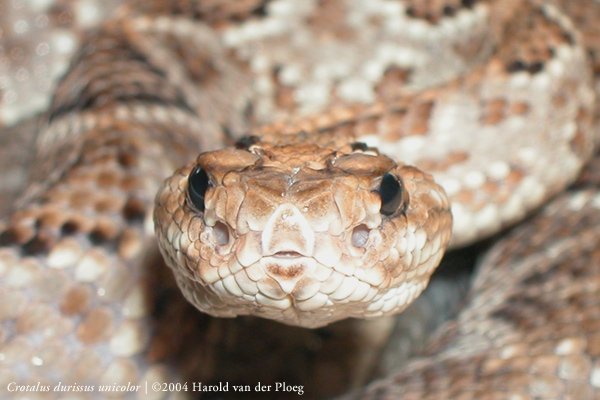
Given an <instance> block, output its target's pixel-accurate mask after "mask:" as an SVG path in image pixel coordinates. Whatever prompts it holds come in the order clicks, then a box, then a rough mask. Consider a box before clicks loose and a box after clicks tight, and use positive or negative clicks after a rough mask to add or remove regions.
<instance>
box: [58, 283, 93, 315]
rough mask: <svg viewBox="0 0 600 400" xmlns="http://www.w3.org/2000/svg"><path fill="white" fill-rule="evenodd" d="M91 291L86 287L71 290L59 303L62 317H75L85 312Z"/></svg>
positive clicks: (88, 304)
mask: <svg viewBox="0 0 600 400" xmlns="http://www.w3.org/2000/svg"><path fill="white" fill-rule="evenodd" d="M91 295H92V291H91V289H90V288H89V287H88V286H83V285H82V286H77V287H74V288H71V289H70V290H69V291H68V292H67V293H66V294H65V296H64V297H63V299H62V301H61V302H60V310H61V312H62V313H63V314H64V315H75V314H81V313H83V312H85V311H86V310H87V309H88V308H89V307H90V298H91Z"/></svg>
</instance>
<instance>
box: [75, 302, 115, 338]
mask: <svg viewBox="0 0 600 400" xmlns="http://www.w3.org/2000/svg"><path fill="white" fill-rule="evenodd" d="M113 330H114V321H113V315H112V312H111V311H110V310H109V309H108V308H104V307H102V308H95V309H93V310H91V311H90V312H89V313H88V314H87V315H86V317H85V319H84V320H83V321H82V322H81V323H80V324H79V326H78V327H77V338H78V339H79V340H80V341H81V342H82V343H83V344H94V343H98V342H102V341H105V340H107V339H109V338H110V336H111V335H112V332H113Z"/></svg>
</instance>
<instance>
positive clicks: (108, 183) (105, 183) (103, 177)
mask: <svg viewBox="0 0 600 400" xmlns="http://www.w3.org/2000/svg"><path fill="white" fill-rule="evenodd" d="M117 181H118V180H117V175H116V173H115V172H114V171H102V172H101V173H99V174H98V177H97V178H96V183H97V185H98V186H99V187H101V188H110V187H112V186H115V185H116V184H117Z"/></svg>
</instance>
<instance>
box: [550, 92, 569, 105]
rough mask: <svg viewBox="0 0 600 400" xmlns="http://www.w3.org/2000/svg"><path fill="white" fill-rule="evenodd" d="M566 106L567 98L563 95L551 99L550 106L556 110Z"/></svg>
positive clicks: (559, 94)
mask: <svg viewBox="0 0 600 400" xmlns="http://www.w3.org/2000/svg"><path fill="white" fill-rule="evenodd" d="M565 104H567V97H566V96H565V95H564V94H563V93H558V94H557V95H556V96H554V97H553V98H552V105H553V106H554V107H556V108H562V107H564V105H565Z"/></svg>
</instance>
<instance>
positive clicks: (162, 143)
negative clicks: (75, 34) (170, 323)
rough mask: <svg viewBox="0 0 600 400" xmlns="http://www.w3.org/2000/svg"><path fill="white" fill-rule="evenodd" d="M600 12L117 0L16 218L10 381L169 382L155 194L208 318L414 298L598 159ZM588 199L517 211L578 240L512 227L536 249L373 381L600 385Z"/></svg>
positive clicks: (11, 221) (3, 255)
mask: <svg viewBox="0 0 600 400" xmlns="http://www.w3.org/2000/svg"><path fill="white" fill-rule="evenodd" d="M598 16H600V10H599V6H598V5H597V4H596V3H595V2H593V1H583V2H577V4H572V3H570V2H552V1H540V2H537V1H522V2H520V1H496V2H493V1H489V2H488V1H478V2H476V1H462V2H456V3H452V2H449V3H448V4H441V3H440V4H438V3H431V4H430V3H420V2H414V4H413V3H412V2H405V3H402V2H393V1H356V2H343V1H335V0H331V1H322V2H317V1H306V2H294V1H288V0H280V1H271V2H263V1H243V2H230V1H222V2H221V1H215V2H202V1H191V0H182V1H178V2H166V1H130V2H127V3H126V4H124V5H123V6H121V7H120V8H118V9H117V10H116V12H115V14H114V16H113V17H112V18H109V19H108V20H107V21H106V22H104V23H102V24H101V25H100V27H99V28H97V29H96V30H93V31H91V32H88V33H85V34H82V35H83V36H82V38H81V42H82V47H81V49H80V50H79V51H78V53H77V55H76V56H75V57H74V59H73V61H72V63H71V66H70V67H69V68H68V70H67V72H66V74H65V75H64V76H63V77H62V78H61V80H60V82H59V83H58V86H57V87H56V89H55V90H54V92H53V96H52V101H51V103H50V106H49V109H48V111H47V112H46V114H45V116H44V121H45V122H44V124H43V125H42V128H41V129H40V132H39V135H38V139H37V155H36V160H35V164H34V166H33V168H32V170H31V171H32V172H31V175H32V178H31V184H30V185H29V186H28V188H27V190H26V192H25V193H24V194H23V196H22V197H21V200H20V203H19V204H20V207H19V209H18V210H16V211H15V212H14V213H12V214H11V215H10V217H8V218H6V220H4V221H3V222H2V225H1V226H0V245H1V246H2V248H1V249H0V272H1V275H0V285H2V288H3V290H2V292H1V293H0V297H1V300H0V305H1V308H2V309H1V310H0V317H1V323H2V325H1V329H2V331H1V336H0V339H1V340H2V346H1V347H0V355H1V361H2V364H1V365H0V368H1V369H0V382H1V383H2V384H3V386H4V388H6V387H7V385H8V383H10V382H18V383H19V384H33V385H35V383H36V382H43V383H48V384H53V383H55V382H58V381H68V382H77V383H80V384H98V383H106V384H112V383H114V382H117V383H120V384H123V383H125V384H126V383H128V382H146V381H164V382H166V381H170V380H175V379H178V378H177V373H178V371H179V370H178V369H173V368H167V367H166V364H165V359H167V358H168V356H165V354H166V349H167V348H168V347H169V346H168V345H165V338H164V337H161V334H160V332H161V328H157V327H156V325H153V323H152V321H153V318H154V316H155V314H156V312H157V311H156V310H155V309H153V308H152V306H151V304H152V298H153V297H152V293H151V292H150V291H149V287H150V286H151V285H150V284H149V281H152V279H156V278H151V277H148V271H150V270H151V269H150V267H149V265H151V263H150V262H149V258H150V256H149V254H150V252H149V251H148V250H147V249H148V248H149V247H151V246H150V243H151V242H152V240H153V239H154V237H153V236H154V235H153V229H152V227H151V225H152V212H151V211H152V210H153V209H154V219H155V224H156V231H157V237H158V239H159V241H160V242H161V245H162V250H161V251H162V253H163V255H164V256H165V258H166V261H167V263H168V264H169V266H170V267H171V269H172V270H173V271H174V272H175V276H176V279H177V283H178V285H179V287H180V288H181V289H182V291H183V292H184V295H185V296H186V298H188V300H190V301H191V302H192V303H193V304H194V305H196V306H197V307H198V308H200V309H202V310H204V311H206V312H209V313H212V314H214V315H219V316H234V315H239V314H241V315H244V314H252V315H258V316H263V317H268V318H272V319H276V320H280V321H282V322H285V323H287V324H294V325H300V326H307V327H317V326H322V325H324V324H327V323H329V322H332V321H335V320H339V319H342V318H345V317H348V316H353V317H357V316H360V317H375V316H381V315H384V314H388V313H394V312H398V311H400V310H401V309H403V308H405V307H406V306H407V305H408V304H409V303H410V302H411V301H412V300H414V298H415V297H416V296H417V295H418V294H419V293H420V291H421V290H423V288H424V287H425V285H426V283H427V281H428V280H429V276H430V275H431V273H432V272H433V270H434V269H435V266H436V265H437V263H438V262H439V259H440V258H441V256H442V253H443V251H444V249H445V247H446V246H447V245H448V242H449V241H450V240H451V242H450V245H451V246H460V245H465V244H467V243H470V242H472V241H473V240H475V239H476V238H481V237H486V236H489V235H491V234H492V233H495V232H497V231H498V230H499V229H500V228H502V227H505V226H507V225H510V224H513V223H514V222H516V221H517V220H519V219H521V218H523V217H524V216H525V215H527V214H528V213H529V212H531V210H532V209H534V208H537V207H540V205H541V204H542V203H543V202H544V201H546V200H547V199H548V198H550V197H552V196H554V195H556V194H557V193H559V192H560V191H563V190H564V189H565V187H566V186H567V185H569V184H570V183H571V182H572V181H573V180H574V179H575V178H576V177H577V175H578V174H579V172H580V170H581V168H582V167H583V165H584V164H585V163H586V162H587V161H588V160H589V158H590V157H591V155H592V153H593V150H594V146H595V142H596V137H597V133H596V130H595V129H594V128H595V114H596V109H595V107H596V105H595V91H594V89H595V88H594V85H595V80H594V75H593V74H594V72H597V70H598V69H597V66H596V64H595V62H596V58H595V57H596V55H597V51H596V47H595V46H599V45H600V44H599V43H598V42H597V41H595V40H594V39H595V38H596V32H595V31H594V29H595V28H593V21H597V20H595V19H594V18H596V17H598ZM590 21H592V22H590ZM244 135H248V136H247V138H246V139H242V140H241V141H238V142H237V144H236V145H234V146H233V147H228V148H226V149H222V150H216V149H218V148H220V147H221V146H222V145H223V144H224V143H233V142H235V141H237V140H239V139H240V138H242V137H243V136H244ZM377 148H378V149H379V150H377ZM198 150H203V151H208V150H214V151H210V152H205V153H202V154H201V155H200V156H198V158H197V159H196V160H195V161H194V158H195V157H196V156H197V154H195V153H196V152H197V151H198ZM182 160H183V161H186V162H189V163H188V164H186V166H184V167H182V168H180V169H178V170H177V171H176V172H175V174H174V175H173V176H172V177H170V178H168V179H167V180H166V181H165V182H166V183H164V184H163V180H164V179H165V178H167V176H168V175H169V174H170V173H171V172H170V171H173V170H174V169H176V168H178V167H179V165H180V164H181V163H182ZM394 160H397V161H394ZM411 165H416V167H418V168H422V169H424V170H426V171H428V172H429V173H427V172H421V171H420V170H419V169H417V168H416V167H413V166H411ZM432 175H433V178H432ZM434 178H435V180H436V181H437V182H438V183H435V182H434ZM192 182H199V183H198V185H197V186H194V185H193V184H192ZM161 185H162V186H161ZM190 188H191V189H190ZM198 188H199V189H198ZM157 192H158V193H159V194H158V195H157V196H156V206H154V196H155V193H157ZM597 198H598V197H597V194H595V192H593V191H591V190H589V191H587V192H579V193H577V194H575V195H573V197H571V198H570V200H560V199H559V200H558V201H557V202H556V203H554V204H552V205H551V206H549V208H548V209H547V211H545V212H544V213H543V214H542V216H540V217H539V220H540V221H541V222H535V223H532V224H531V226H532V227H527V228H524V229H530V230H533V231H534V232H536V231H535V229H536V227H537V229H538V230H539V229H541V230H542V231H543V230H544V227H545V226H547V225H544V223H545V222H544V221H548V220H550V221H556V222H552V223H556V224H557V225H556V226H562V225H560V224H561V223H563V222H564V221H565V220H568V217H561V215H563V214H561V212H563V211H561V210H565V209H569V208H570V209H571V211H573V215H575V216H572V217H571V218H572V219H573V220H574V221H578V222H580V225H581V226H580V227H579V228H577V229H575V228H573V229H572V230H570V231H568V233H563V231H561V230H559V229H558V228H556V229H547V230H549V232H542V233H540V236H539V237H538V236H536V237H534V238H530V236H529V235H530V234H528V233H520V232H519V231H516V232H514V233H513V236H514V238H513V239H508V240H509V242H508V243H515V242H516V243H518V242H526V241H531V242H533V243H532V244H531V246H530V248H531V249H535V248H541V250H540V253H539V254H537V253H536V254H534V255H531V256H529V254H527V253H526V251H523V250H519V248H517V250H516V251H515V250H513V251H514V254H515V255H514V256H513V258H515V259H517V261H513V260H497V259H498V258H502V257H501V256H499V255H498V254H502V252H503V251H504V249H506V248H507V247H508V248H510V246H511V245H510V244H508V245H504V246H505V247H504V248H503V247H499V249H500V250H495V252H496V253H495V254H496V255H494V254H492V255H491V256H489V259H488V261H486V262H488V263H489V264H488V265H494V267H493V268H492V267H487V268H486V267H483V268H482V272H481V274H480V275H479V277H478V280H476V282H475V284H474V292H473V294H472V300H471V302H470V303H469V305H468V306H467V307H466V309H465V310H464V311H463V313H462V314H461V315H460V317H459V319H458V322H457V323H456V325H453V326H451V328H450V329H449V330H448V331H447V332H448V333H446V335H445V336H442V338H441V339H440V340H439V341H438V342H437V344H436V345H435V346H434V347H433V348H432V350H430V353H429V357H426V358H423V359H419V360H416V361H414V362H413V363H412V364H410V365H408V366H407V367H406V369H405V370H403V371H401V372H399V373H398V374H397V375H395V376H393V377H391V378H389V379H387V380H384V381H382V382H379V383H376V384H375V385H374V386H371V387H370V388H368V389H365V391H364V392H363V393H360V394H358V395H357V396H359V398H363V397H364V398H398V397H401V396H404V397H403V398H431V399H443V398H457V399H458V398H478V399H483V398H486V397H485V396H489V398H511V397H510V396H513V397H512V398H519V397H514V396H521V397H520V398H542V397H543V396H547V397H548V398H552V396H554V395H556V396H555V397H556V398H559V396H562V398H569V397H568V396H571V398H582V399H587V398H590V399H592V398H594V396H598V391H599V390H600V378H599V376H600V375H599V374H600V365H599V361H598V352H597V347H598V345H597V342H598V338H597V337H596V336H597V334H596V333H595V330H594V326H597V321H598V320H600V312H599V311H598V302H597V301H595V302H594V300H593V299H594V298H595V297H597V296H595V295H596V294H597V293H598V287H599V286H598V285H597V284H596V283H597V282H598V271H596V270H594V268H590V269H589V270H587V269H583V266H585V264H586V262H585V258H586V257H591V258H593V257H595V255H594V254H595V253H596V251H595V246H596V245H597V242H598V234H597V232H596V231H597V228H596V226H597V224H594V222H595V217H594V215H595V214H594V212H593V211H594V210H597V207H598V204H599V202H598V200H597ZM450 204H451V206H450ZM450 207H451V209H450ZM450 213H452V217H451V215H450ZM564 215H569V214H564ZM561 218H563V219H561ZM452 221H453V222H452ZM564 223H567V222H564ZM536 224H537V225H536ZM569 224H571V225H574V223H573V222H570V223H569ZM451 225H452V228H453V230H454V233H453V236H452V239H450V228H451ZM552 226H553V225H552ZM540 227H541V228H540ZM527 232H529V231H527ZM544 235H546V236H548V237H551V238H553V240H554V239H556V238H558V239H557V240H558V244H555V245H548V247H544V244H545V243H547V242H549V241H550V239H546V236H544ZM580 237H581V238H583V240H582V241H581V243H580V241H579V240H578V238H580ZM530 239H531V240H530ZM510 240H512V242H511V241H510ZM500 246H502V245H500ZM596 247H597V246H596ZM521 253H525V254H521ZM575 255H578V257H579V258H575ZM526 256H527V257H526ZM494 257H496V259H495V258H494ZM548 257H550V258H552V257H553V258H552V259H553V260H554V261H553V262H554V263H551V262H544V261H542V260H547V259H548ZM508 258H510V257H508ZM570 260H571V261H570ZM572 260H578V261H572ZM510 262H512V263H510ZM515 265H518V266H519V268H518V269H516V268H515V267H514V266H515ZM513 268H515V269H514V270H513ZM499 281H501V282H502V283H501V284H499V283H498V282H499ZM565 282H570V283H572V286H568V287H569V288H570V289H568V288H565V289H564V291H565V292H563V291H561V290H563V289H561V290H559V288H563V286H561V285H562V284H564V283H565ZM511 283H512V284H513V286H512V287H511V288H510V289H508V288H507V286H509V285H510V284H511ZM519 288H521V289H522V290H519ZM559 292H560V293H559ZM575 295H578V296H580V297H577V300H574V299H573V297H572V296H575ZM569 296H571V297H569ZM523 304H525V306H528V305H529V306H530V305H531V304H534V306H532V307H531V309H530V308H527V307H525V308H523ZM540 304H543V305H544V307H542V306H539V305H540ZM535 306H537V307H535ZM548 309H551V310H555V309H556V310H562V309H568V310H571V309H573V310H574V311H580V310H581V312H582V314H581V317H579V318H576V317H573V318H568V317H567V316H565V317H564V318H562V319H561V318H555V313H550V314H548V313H547V314H544V313H543V312H541V311H547V310H548ZM529 312H531V313H532V316H531V318H533V316H534V315H535V316H536V317H535V318H537V319H533V320H531V321H529V320H528V319H529V317H530V316H529V314H528V313H529ZM556 312H558V311H556ZM567 313H569V314H570V315H574V314H577V313H572V312H570V311H567ZM547 315H549V316H547ZM545 316H547V317H546V318H545ZM544 318H545V319H544ZM515 321H516V322H515ZM549 321H550V322H553V323H559V322H560V324H559V325H560V326H559V325H556V328H555V329H552V333H551V334H547V335H545V334H544V333H540V332H541V327H543V326H544V323H549ZM548 326H550V325H548ZM552 326H554V325H552ZM187 337H189V336H187ZM188 348H194V346H193V345H192V344H188ZM434 353H435V355H433V354H434ZM505 360H507V361H506V363H504V361H505ZM548 360H550V361H551V363H552V364H551V365H552V366H554V368H551V367H547V368H546V367H543V366H541V364H543V363H544V362H545V361H548ZM192 368H193V366H192ZM524 371H525V372H528V373H530V374H531V376H530V377H529V378H531V379H530V380H527V378H523V377H522V376H523V372H524ZM432 376H433V378H432ZM538 378H539V379H538ZM540 382H541V383H540ZM549 382H550V383H549ZM577 390H579V392H576V391H577ZM557 394H558V395H557ZM50 395H52V394H50ZM92 396H93V395H92Z"/></svg>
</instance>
